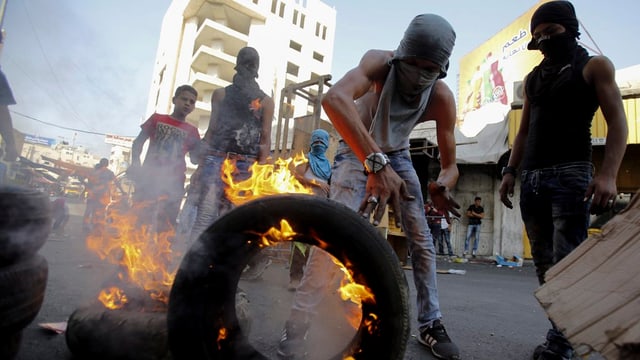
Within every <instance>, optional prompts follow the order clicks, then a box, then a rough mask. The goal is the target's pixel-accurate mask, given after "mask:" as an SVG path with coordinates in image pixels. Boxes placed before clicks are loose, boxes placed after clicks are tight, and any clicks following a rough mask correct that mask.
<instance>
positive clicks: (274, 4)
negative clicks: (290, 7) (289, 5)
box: [271, 0, 278, 14]
mask: <svg viewBox="0 0 640 360" xmlns="http://www.w3.org/2000/svg"><path fill="white" fill-rule="evenodd" d="M277 8H278V0H271V13H272V14H275V13H276V9H277Z"/></svg>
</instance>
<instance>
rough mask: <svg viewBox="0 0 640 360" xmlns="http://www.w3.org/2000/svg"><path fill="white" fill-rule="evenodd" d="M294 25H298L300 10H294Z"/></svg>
mask: <svg viewBox="0 0 640 360" xmlns="http://www.w3.org/2000/svg"><path fill="white" fill-rule="evenodd" d="M293 25H298V10H293Z"/></svg>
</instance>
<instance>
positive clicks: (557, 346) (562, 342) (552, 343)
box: [533, 329, 573, 360]
mask: <svg viewBox="0 0 640 360" xmlns="http://www.w3.org/2000/svg"><path fill="white" fill-rule="evenodd" d="M571 359H573V348H572V347H571V344H570V343H569V341H568V340H567V339H566V338H565V337H564V335H562V333H560V332H559V331H557V330H554V329H550V330H549V332H548V333H547V341H545V342H544V344H540V345H538V346H536V348H535V350H534V351H533V360H571Z"/></svg>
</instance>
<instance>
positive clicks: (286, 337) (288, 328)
mask: <svg viewBox="0 0 640 360" xmlns="http://www.w3.org/2000/svg"><path fill="white" fill-rule="evenodd" d="M308 332H309V323H308V322H306V323H300V322H294V321H291V320H288V321H287V322H286V323H285V325H284V329H282V337H281V338H280V343H279V344H278V357H280V358H281V359H286V360H292V359H303V358H304V357H305V355H306V352H305V348H304V342H305V340H306V339H307V333H308Z"/></svg>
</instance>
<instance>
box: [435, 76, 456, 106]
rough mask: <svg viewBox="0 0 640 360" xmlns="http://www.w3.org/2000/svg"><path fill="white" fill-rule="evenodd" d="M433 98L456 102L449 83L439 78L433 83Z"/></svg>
mask: <svg viewBox="0 0 640 360" xmlns="http://www.w3.org/2000/svg"><path fill="white" fill-rule="evenodd" d="M431 99H432V101H433V100H438V101H446V102H450V101H454V102H455V98H454V96H453V91H451V89H450V88H449V85H447V83H446V82H444V80H438V81H436V83H435V84H434V85H433V94H432V95H431Z"/></svg>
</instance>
